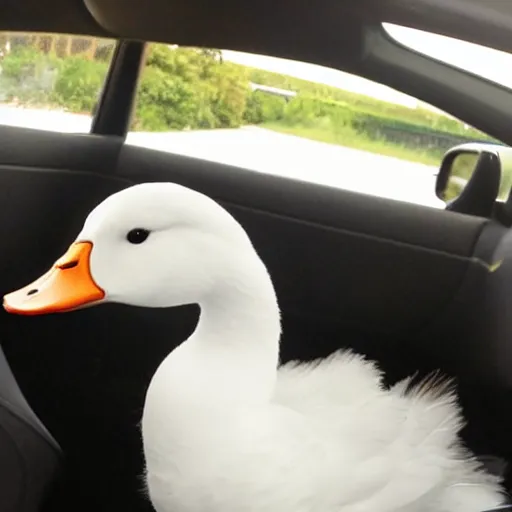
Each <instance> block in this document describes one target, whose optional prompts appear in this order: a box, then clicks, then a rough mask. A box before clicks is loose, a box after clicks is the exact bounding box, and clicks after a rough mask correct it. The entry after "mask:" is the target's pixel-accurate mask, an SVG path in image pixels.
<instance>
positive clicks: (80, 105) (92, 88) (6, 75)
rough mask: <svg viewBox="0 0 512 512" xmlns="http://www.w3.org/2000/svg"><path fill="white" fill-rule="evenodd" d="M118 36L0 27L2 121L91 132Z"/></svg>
mask: <svg viewBox="0 0 512 512" xmlns="http://www.w3.org/2000/svg"><path fill="white" fill-rule="evenodd" d="M114 47H115V41H113V40H109V39H98V38H92V37H87V38H86V37H76V36H69V35H61V34H40V33H20V32H0V124H4V125H11V126H22V127H26V128H35V129H41V130H51V131H59V132H78V133H84V132H89V131H90V127H91V122H92V114H93V109H94V107H95V105H96V102H97V100H98V98H99V95H100V92H101V89H102V87H103V83H104V81H105V78H106V76H107V71H108V67H109V65H110V62H111V59H112V54H113V50H114Z"/></svg>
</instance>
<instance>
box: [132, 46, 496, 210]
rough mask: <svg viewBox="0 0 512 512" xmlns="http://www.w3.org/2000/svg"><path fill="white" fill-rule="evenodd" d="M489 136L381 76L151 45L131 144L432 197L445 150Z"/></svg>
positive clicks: (388, 193) (399, 195)
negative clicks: (392, 86)
mask: <svg viewBox="0 0 512 512" xmlns="http://www.w3.org/2000/svg"><path fill="white" fill-rule="evenodd" d="M474 140H480V141H485V140H490V138H489V137H488V136H487V135H485V134H483V133H481V132H479V131H478V130H475V129H474V128H472V127H470V126H468V125H466V124H464V123H462V122H460V121H459V120H457V119H454V118H453V117H450V116H449V115H447V114H445V113H443V112H441V111H439V110H437V109H435V108H433V107H431V106H430V105H427V104H425V103H423V102H421V101H418V100H416V99H415V98H411V97H409V96H406V95H404V94H401V93H399V92H398V91H395V90H392V89H390V88H389V87H385V86H383V85H381V84H377V83H374V82H370V81H368V80H364V79H362V78H359V77H357V76H354V75H350V74H347V73H343V72H340V71H337V70H333V69H327V68H324V67H321V66H316V65H312V64H307V63H302V62H295V61H289V60H284V59H278V58H273V57H267V56H261V55H252V54H245V53H238V52H233V51H221V50H213V49H198V48H184V47H177V46H168V45H164V44H151V45H149V46H148V50H147V55H146V62H145V67H144V69H143V72H142V76H141V81H140V85H139V90H138V97H137V103H136V108H135V109H134V116H133V120H132V127H131V132H130V134H129V136H128V143H131V144H136V145H139V146H145V147H149V148H154V149H158V150H162V151H170V152H174V153H179V154H184V155H189V156H193V157H199V158H203V159H207V160H211V161H217V162H222V163H226V164H231V165H236V166H239V167H242V168H246V169H252V170H254V171H259V172H263V173H270V174H277V175H281V176H286V177H289V178H294V179H300V180H306V181H310V182H316V183H321V184H325V185H329V186H333V187H340V188H345V189H349V190H355V191H360V192H364V193H368V194H374V195H379V196H383V197H390V198H395V199H400V200H405V201H410V202H415V203H420V204H425V205H430V206H434V207H443V206H444V205H443V203H442V202H441V201H440V200H438V199H437V198H436V197H435V192H434V184H435V175H436V173H437V169H438V166H439V164H440V161H441V158H442V156H443V154H444V152H445V151H446V150H447V149H448V148H450V147H452V146H454V145H456V144H459V143H462V142H466V141H474Z"/></svg>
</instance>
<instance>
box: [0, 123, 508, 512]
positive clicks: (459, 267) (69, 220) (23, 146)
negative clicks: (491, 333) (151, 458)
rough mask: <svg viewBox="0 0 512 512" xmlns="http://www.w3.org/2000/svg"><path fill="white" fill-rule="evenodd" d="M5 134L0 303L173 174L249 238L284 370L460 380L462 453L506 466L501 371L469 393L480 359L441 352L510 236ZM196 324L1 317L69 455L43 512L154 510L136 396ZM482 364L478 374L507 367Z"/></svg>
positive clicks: (174, 314) (86, 141)
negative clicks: (439, 374) (94, 224)
mask: <svg viewBox="0 0 512 512" xmlns="http://www.w3.org/2000/svg"><path fill="white" fill-rule="evenodd" d="M0 138H1V139H2V140H3V141H7V140H8V141H9V143H8V144H2V146H0V214H1V215H0V219H1V220H0V235H1V239H2V240H3V242H4V246H3V250H2V251H1V253H0V289H1V290H2V292H6V291H9V290H11V289H13V288H16V287H19V286H21V285H24V284H26V282H27V281H28V280H30V279H33V278H34V277H36V276H37V275H38V274H40V273H41V272H43V271H44V270H46V268H47V267H48V266H49V265H50V264H51V263H52V262H53V261H54V260H55V259H56V257H57V256H59V255H60V254H61V253H62V252H63V250H64V249H65V248H66V246H67V245H68V244H69V243H70V242H71V241H72V240H73V239H74V237H75V236H76V234H77V233H78V231H79V229H80V227H81V225H82V222H83V220H84V219H85V217H86V215H87V213H88V212H89V211H90V209H91V208H92V207H93V206H94V205H95V204H97V203H98V202H100V201H101V200H102V199H103V198H105V197H107V196H108V195H110V194H111V193H113V192H115V191H117V190H121V189H122V188H124V187H126V186H128V185H130V184H133V183H139V182H142V181H157V180H158V181H160V180H165V181H176V182H178V183H181V184H184V185H187V186H191V187H193V188H196V189H198V190H200V191H202V192H205V193H207V194H209V195H211V196H212V197H214V198H216V199H217V200H219V201H221V202H222V204H223V205H224V206H225V207H226V208H228V209H229V210H230V211H231V212H232V213H233V215H234V216H235V217H236V218H237V219H238V220H239V221H240V222H241V223H242V224H243V226H244V227H245V228H246V230H247V231H248V233H249V235H250V236H251V238H252V240H253V242H254V245H255V247H256V249H257V250H258V252H259V253H260V255H261V257H262V258H263V260H264V261H265V262H266V264H267V266H268V268H269V271H270V273H271V275H272V277H273V279H274V282H275V285H276V289H277V292H278V295H279V298H280V304H281V308H282V312H283V330H284V335H283V359H284V360H288V359H290V358H296V357H298V358H302V359H311V358H313V357H318V356H323V355H327V354H328V353H329V352H331V351H332V350H335V349H336V348H340V347H353V348H355V349H356V350H359V351H362V352H364V353H366V354H368V355H369V356H370V357H374V358H377V359H378V360H379V362H380V363H381V365H382V367H383V368H384V369H385V370H386V371H387V377H388V380H389V381H390V382H392V381H395V380H396V379H397V378H400V377H402V376H404V375H406V374H408V373H411V372H413V371H415V370H420V372H426V371H430V370H432V369H435V368H436V367H439V366H441V367H442V368H443V369H446V370H449V371H451V372H452V373H457V374H459V375H460V376H461V382H462V384H463V387H462V395H463V401H464V404H465V406H466V410H467V411H469V414H470V420H471V428H470V429H469V430H468V440H469V441H470V442H471V445H472V446H474V447H477V448H478V449H479V450H480V452H481V453H488V452H489V451H492V452H499V453H500V454H502V455H503V454H506V455H508V449H509V448H508V445H506V444H505V443H504V439H506V437H505V432H506V429H503V427H502V426H499V424H501V425H503V422H504V420H503V418H500V420H502V421H501V422H500V423H499V422H498V421H497V418H498V417H499V410H500V406H502V405H503V404H504V403H505V402H504V401H505V400H506V398H507V397H508V393H507V392H508V388H507V387H506V386H508V384H509V381H508V380H507V377H506V376H505V374H504V373H503V372H502V373H499V372H497V373H496V378H495V379H494V380H493V381H491V382H489V383H488V384H487V387H482V386H481V385H480V382H476V381H475V379H471V375H470V374H469V373H468V371H469V370H468V369H473V368H474V367H475V365H474V359H475V358H473V359H472V360H470V358H460V357H459V356H460V353H459V352H456V351H453V350H452V351H450V350H448V349H447V348H446V347H447V345H449V344H450V337H452V336H453V337H456V339H457V340H458V341H459V343H458V344H457V343H455V345H454V346H457V347H458V349H457V350H461V347H462V349H463V348H464V346H463V345H462V344H461V343H460V340H461V339H463V338H461V337H463V336H466V335H468V333H469V332H470V331H471V329H472V328H475V326H477V325H480V324H481V322H480V323H479V319H478V311H479V310H478V309H476V308H478V307H481V306H482V307H483V305H485V304H487V306H488V305H489V304H490V302H486V293H494V292H492V286H494V287H500V286H501V288H503V286H504V284H501V285H500V284H499V283H500V282H501V283H506V282H508V280H507V279H505V280H503V279H502V278H500V279H502V281H497V280H496V279H495V278H494V277H492V278H490V277H489V275H490V273H489V271H488V270H487V269H486V267H485V263H486V262H487V263H491V262H493V261H495V258H496V256H497V255H499V254H501V253H500V251H503V247H506V246H507V244H509V241H508V238H503V237H504V233H505V232H506V230H505V228H501V227H499V226H497V225H495V224H491V223H490V221H487V220H485V219H478V218H473V217H469V216H462V215H457V214H454V213H450V212H443V211H438V210H435V209H429V208H422V207H419V206H415V205H412V204H406V203H398V202H393V201H388V200H385V199H380V198H376V197H371V196H363V195H360V194H355V193H351V192H346V191H342V190H336V189H329V188H326V187H321V186H316V185H310V184H306V183H300V182H294V181H289V180H286V179H283V178H277V177H271V176H267V175H264V174H259V173H253V172H248V171H244V170H242V169H237V168H233V167H227V166H223V165H221V164H214V163H210V162H204V161H200V160H196V159H192V158H186V157H181V156H175V155H171V154H168V153H159V152H154V151H151V150H147V149H142V148H136V147H131V146H123V145H122V142H121V141H120V140H117V139H107V138H101V137H93V136H77V135H66V134H58V133H45V132H39V131H37V132H36V131H30V130H22V129H14V128H5V127H0ZM500 244H501V245H500ZM504 244H505V245H504ZM497 251H498V252H497ZM475 256H476V257H477V259H475ZM507 268H508V267H507ZM509 273H510V271H509V270H507V271H506V275H508V274H509ZM496 275H497V274H496ZM490 279H491V280H490ZM501 288H500V289H501ZM468 312H469V314H468ZM197 313H198V311H197V308H196V307H195V306H187V307H183V308H177V309H174V310H164V311H162V310H145V309H140V308H131V307H127V306H121V305H108V306H102V307H100V308H91V309H86V310H82V311H79V312H75V313H69V314H66V315H54V316H48V317H35V318H22V317H16V316H11V315H7V314H5V313H4V312H1V314H0V336H1V338H0V339H1V343H2V345H3V347H4V349H5V352H6V355H7V357H8V359H9V361H10V363H11V365H12V368H13V371H14V373H15V375H16V376H17V378H18V379H19V382H20V385H21V387H22V389H23V391H24V393H25V394H26V397H27V398H28V400H29V402H30V403H31V405H32V406H33V408H34V410H35V412H36V413H37V414H38V415H39V417H40V418H41V419H42V421H43V422H44V423H45V425H46V426H47V427H48V429H49V430H50V431H51V432H52V434H53V435H54V436H55V438H56V439H57V441H58V442H59V443H60V444H61V446H62V448H63V451H64V453H65V454H66V457H67V470H66V473H65V476H64V479H63V481H62V483H61V488H60V490H59V491H57V492H56V493H55V494H54V496H53V500H52V503H50V504H49V505H48V507H47V512H55V511H59V512H60V511H62V512H64V511H67V510H74V511H78V512H82V511H83V512H85V511H90V510H94V511H95V512H96V511H97V512H100V511H105V512H106V511H112V510H116V511H117V510H123V511H128V510H129V511H145V510H148V511H149V510H151V507H150V506H149V504H148V502H147V500H146V499H145V498H144V495H143V483H142V479H141V475H142V471H143V469H142V455H141V443H140V433H139V430H138V425H139V421H140V417H141V412H142V407H143V402H144V395H145V391H146V388H147V385H148V383H149V380H150V378H151V375H152V373H153V372H154V370H155V369H156V366H157V365H158V364H159V362H160V361H161V360H162V358H163V357H164V356H165V355H166V354H167V353H168V352H169V351H170V350H172V349H173V348H174V347H175V346H176V345H177V344H179V343H180V342H181V341H182V340H183V339H185V338H186V337H187V336H188V334H189V333H190V332H191V331H192V330H193V328H194V325H195V321H196V319H197ZM496 314H497V315H498V316H499V318H498V316H494V317H493V319H494V321H496V322H497V321H500V320H502V313H499V314H498V313H496ZM500 315H501V316H500ZM489 318H490V317H489ZM461 325H465V326H466V327H465V328H464V329H462V330H461V328H460V326H461ZM478 332H480V333H481V332H483V331H482V330H481V329H480V331H478ZM486 342H487V340H486V339H484V338H482V339H481V340H480V341H478V339H475V340H474V343H473V345H472V350H473V353H474V354H477V355H481V354H483V353H484V352H485V350H486V346H487V345H486ZM491 354H492V355H491V356H489V357H488V358H487V360H486V368H487V369H488V368H489V367H493V368H496V367H497V366H498V363H499V362H500V357H502V353H501V352H500V351H499V350H495V351H494V352H491ZM459 361H462V362H463V365H462V367H460V368H456V367H457V363H458V362H459ZM472 361H473V362H472ZM464 365H466V366H464ZM483 373H487V374H488V373H489V372H483ZM491 380H492V379H491ZM491 388H492V389H493V393H491V392H490V391H489V389H491ZM496 390H498V391H499V393H498V392H496ZM484 412H485V414H484Z"/></svg>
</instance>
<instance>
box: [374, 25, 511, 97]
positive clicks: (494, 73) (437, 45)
mask: <svg viewBox="0 0 512 512" xmlns="http://www.w3.org/2000/svg"><path fill="white" fill-rule="evenodd" d="M383 26H384V29H385V30H386V32H387V33H388V34H389V35H390V36H391V37H392V38H393V39H395V41H397V42H399V43H401V44H403V45H404V46H407V47H409V48H410V49H412V50H415V51H417V52H418V53H422V54H423V55H427V56H428V57H432V58H434V59H436V60H439V61H441V62H445V63H446V64H450V65H451V66H454V67H456V68H459V69H462V70H464V71H469V72H470V73H473V74H474V75H477V76H481V77H482V78H485V79H487V80H491V81H492V82H495V83H497V84H500V85H503V86H504V87H508V88H511V87H512V55H511V54H510V53H506V52H501V51H499V50H494V49H493V48H488V47H487V46H481V45H478V44H473V43H469V42H468V41H462V40H459V39H453V38H451V37H446V36H441V35H439V34H434V33H432V32H424V31H423V30H416V29H413V28H408V27H402V26H400V25H394V24H391V23H384V24H383Z"/></svg>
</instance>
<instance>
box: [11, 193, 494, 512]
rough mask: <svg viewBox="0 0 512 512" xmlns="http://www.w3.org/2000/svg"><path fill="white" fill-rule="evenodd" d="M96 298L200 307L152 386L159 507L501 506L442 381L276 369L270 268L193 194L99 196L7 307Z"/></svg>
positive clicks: (359, 368)
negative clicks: (388, 383) (411, 384)
mask: <svg viewBox="0 0 512 512" xmlns="http://www.w3.org/2000/svg"><path fill="white" fill-rule="evenodd" d="M103 302H118V303H124V304H130V305H135V306H144V307H153V308H163V307H172V306H178V305H183V304H189V303H198V304H199V305H200V308H201V315H200V319H199V323H198V325H197V328H196V330H195V332H194V333H193V335H192V336H191V337H190V338H189V339H188V340H186V342H184V343H183V344H182V345H180V346H179V347H178V348H176V349H175V350H174V351H173V352H172V353H171V354H170V355H169V356H168V357H167V358H166V359H165V360H164V361H163V362H162V364H161V365H160V367H159V368H158V370H157V372H156V374H155V375H154V377H153V379H152V380H151V383H150V385H149V389H148V391H147V397H146V403H145V407H144V413H143V420H142V433H143V445H144V453H145V459H146V472H147V487H148V490H149V495H150V499H151V501H152V503H153V505H154V507H155V509H156V510H157V511H158V512H376V511H378V512H386V511H393V512H396V511H408V512H409V511H411V512H430V511H431V512H481V511H483V510H487V509H491V508H493V507H495V506H498V505H500V504H502V503H503V502H504V496H503V494H502V489H501V488H500V482H499V481H498V479H497V478H496V477H494V476H491V475H489V474H486V473H485V472H484V471H483V470H481V468H480V467H479V465H478V464H477V463H476V462H475V461H474V459H473V458H472V457H471V455H470V454H469V453H468V452H466V451H465V450H464V449H463V448H462V447H461V446H460V444H459V441H458V437H457V436H458V431H459V429H460V427H461V423H462V422H461V417H460V414H459V410H458V408H457V405H456V399H455V396H454V395H453V394H452V392H451V390H450V388H449V387H448V386H447V385H446V384H445V383H443V382H442V381H439V380H437V379H433V380H430V381H426V382H424V383H423V385H422V386H419V387H417V388H414V389H413V390H411V389H409V388H408V382H402V383H400V384H398V385H397V386H395V387H394V388H392V389H391V390H387V389H384V387H383V386H382V384H381V375H380V373H379V371H378V370H377V369H376V367H375V366H374V364H372V363H371V362H368V361H365V360H364V359H363V358H362V357H359V356H357V355H355V354H352V353H350V352H347V351H340V352H337V353H335V354H333V355H332V356H331V357H329V358H327V359H325V360H323V361H317V362H315V363H312V364H287V365H284V366H281V367H280V368H279V369H278V368H277V367H278V357H279V338H280V315H279V309H278V304H277V300H276V295H275V292H274V288H273V286H272V282H271V279H270V277H269V275H268V273H267V270H266V268H265V265H264V264H263V263H262V261H261V260H260V259H259V257H258V255H257V254H256V252H255V250H254V248H253V246H252V245H251V242H250V240H249V238H248V237H247V235H246V233H245V232H244V230H243V229H242V228H241V226H240V225H239V224H238V223H237V222H236V221H235V220H234V219H233V217H231V216H230V215H229V214H228V213H227V212H226V211H225V210H224V209H223V208H221V207H220V206H219V205H218V204H217V203H216V202H214V201H213V200H211V199H210V198H208V197H206V196H204V195H202V194H200V193H198V192H195V191H192V190H189V189H187V188H184V187H181V186H178V185H175V184H170V183H152V184H142V185H138V186H134V187H131V188H128V189H126V190H123V191H121V192H119V193H117V194H114V195H113V196H111V197H109V198H107V199H106V200H105V201H104V202H103V203H101V204H100V205H99V206H98V207H97V208H96V209H94V210H93V211H92V213H91V214H90V215H89V217H88V218H87V220H86V222H85V225H84V227H83V230H82V232H81V233H80V234H79V235H78V237H77V239H76V241H75V242H74V243H73V244H72V245H71V247H70V249H69V250H68V252H67V253H66V254H65V255H64V256H63V257H62V258H61V259H60V260H58V261H57V262H56V263H55V265H54V266H53V267H52V269H51V270H50V271H49V272H48V273H47V274H45V275H44V276H43V277H42V278H40V279H39V280H37V281H35V282H34V283H32V284H31V285H29V286H27V287H25V288H23V289H21V290H18V291H17V292H13V293H11V294H9V295H6V297H5V298H4V307H5V308H6V310H7V311H9V312H12V313H18V314H44V313H52V312H59V311H69V310H72V309H77V308H80V307H84V306H86V305H94V304H99V303H103ZM144 342H146V340H144Z"/></svg>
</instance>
